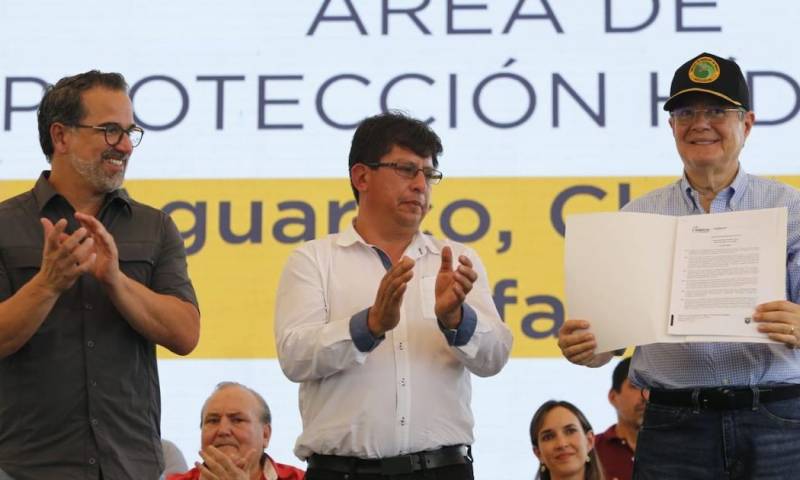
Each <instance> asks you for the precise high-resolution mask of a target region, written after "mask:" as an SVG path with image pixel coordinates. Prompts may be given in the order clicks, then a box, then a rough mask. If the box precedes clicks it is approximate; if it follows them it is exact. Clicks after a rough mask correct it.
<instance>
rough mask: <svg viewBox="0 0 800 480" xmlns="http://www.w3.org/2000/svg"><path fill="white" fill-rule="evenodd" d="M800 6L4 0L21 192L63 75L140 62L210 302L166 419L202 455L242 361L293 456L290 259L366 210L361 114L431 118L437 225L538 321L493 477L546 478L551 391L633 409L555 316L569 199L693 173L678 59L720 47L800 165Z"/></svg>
mask: <svg viewBox="0 0 800 480" xmlns="http://www.w3.org/2000/svg"><path fill="white" fill-rule="evenodd" d="M797 18H800V3H798V2H787V1H783V2H741V1H731V0H727V1H725V0H719V1H708V0H590V1H580V2H578V1H575V0H529V1H526V0H494V1H492V2H489V1H488V0H483V1H481V0H381V1H376V0H307V1H300V2H287V1H274V0H273V1H269V0H265V1H249V0H231V1H227V2H217V1H211V0H194V1H191V2H189V1H186V0H179V1H174V2H155V1H153V0H144V1H140V2H136V3H128V4H109V3H108V2H103V1H99V0H83V1H81V2H78V3H75V2H72V3H65V2H60V1H56V0H42V1H37V2H28V1H23V0H4V1H2V2H0V45H2V48H0V125H1V126H0V198H3V199H4V198H8V197H10V196H11V195H13V194H16V193H19V192H22V191H24V190H26V189H28V188H30V187H31V186H32V184H33V181H34V180H35V178H36V177H37V176H38V175H39V173H40V171H41V170H43V169H45V168H47V164H46V162H45V161H44V159H43V156H42V153H41V150H40V148H39V145H38V135H37V127H36V115H35V110H36V107H37V104H38V102H39V99H40V98H41V95H42V89H43V88H44V87H45V86H46V85H47V84H48V83H51V82H55V81H57V80H58V79H59V78H61V77H63V76H65V75H71V74H74V73H77V72H81V71H86V70H89V69H93V68H97V69H100V70H103V71H119V72H121V73H123V74H124V75H125V76H126V78H127V80H128V83H129V85H130V87H131V89H130V93H131V96H132V98H133V104H134V109H135V120H136V122H137V123H138V124H139V125H141V126H143V127H144V129H145V130H146V134H145V136H144V139H143V141H142V144H141V145H140V146H139V147H137V149H136V151H135V152H134V154H133V156H132V158H131V162H130V164H129V168H128V172H127V178H128V181H127V182H126V188H128V190H129V191H130V193H131V194H132V195H133V196H134V197H135V198H137V199H138V200H141V201H143V202H146V203H149V204H152V205H154V206H157V207H160V208H164V209H165V210H167V211H169V212H170V213H171V215H172V216H173V218H175V220H176V222H177V223H178V225H179V228H180V229H181V231H182V233H183V235H184V238H185V241H186V247H187V249H188V251H189V252H190V258H189V262H190V273H191V276H192V278H193V280H194V282H195V285H196V287H197V290H198V295H199V299H200V303H201V309H202V312H203V319H202V333H201V340H200V344H199V346H198V348H197V349H196V350H195V352H193V353H192V354H191V355H190V356H188V357H186V358H176V357H174V356H172V355H170V354H168V353H166V352H164V351H160V352H159V355H160V361H159V366H160V371H161V386H162V402H163V415H162V433H163V435H164V436H165V437H167V438H170V439H172V440H174V441H175V442H176V443H177V444H178V445H179V446H180V447H181V449H182V450H183V451H184V453H185V455H186V456H187V459H189V461H190V463H191V461H193V460H195V459H196V458H197V455H196V452H197V450H198V448H199V432H198V430H197V417H198V415H199V410H200V406H201V405H202V402H203V400H204V399H205V398H206V396H207V395H208V394H209V392H210V390H211V389H212V388H213V386H214V384H216V383H217V382H219V381H221V380H239V381H242V382H244V383H246V384H248V385H251V386H253V387H254V388H256V389H258V390H259V391H261V392H262V393H264V395H265V396H266V398H267V400H268V401H269V402H270V404H271V405H272V407H273V414H274V418H275V428H274V429H273V431H274V432H275V433H274V437H273V440H272V442H271V444H270V447H269V451H270V453H271V454H272V455H273V456H274V457H276V458H277V459H279V460H282V461H288V462H290V463H291V462H292V461H294V460H295V459H293V457H292V453H291V449H292V444H293V442H294V438H296V436H297V434H298V433H299V431H300V428H301V423H300V419H299V416H298V414H297V407H296V402H297V389H296V386H295V385H294V384H292V383H290V382H289V381H288V380H286V379H285V378H284V377H283V375H282V374H281V372H280V369H279V367H278V365H277V361H276V360H275V346H274V340H273V336H272V314H273V312H272V311H273V305H274V292H275V286H276V283H277V280H278V275H279V273H280V271H281V268H282V266H283V263H284V261H285V258H286V256H287V254H288V252H289V251H291V250H292V249H293V248H295V247H296V246H297V245H298V244H299V243H300V242H302V241H305V240H308V239H310V238H314V237H317V236H321V235H324V234H327V233H328V232H332V231H337V230H338V229H341V228H342V226H343V225H345V224H346V222H348V221H350V219H351V218H352V215H353V213H354V204H353V202H352V196H351V192H350V189H349V187H348V183H347V180H346V176H347V168H346V158H347V152H348V149H349V142H350V139H351V137H352V133H353V128H354V126H355V125H356V124H357V122H358V121H359V120H360V119H362V118H363V117H365V116H367V115H372V114H374V113H376V112H378V111H382V110H387V109H401V110H404V111H406V112H408V113H409V114H411V115H413V116H416V117H419V118H422V119H425V120H427V121H429V122H430V124H431V126H432V127H433V128H434V129H435V130H436V131H437V132H438V133H439V135H440V136H441V137H442V140H443V144H444V148H445V153H444V155H443V156H442V157H441V159H440V160H441V168H442V170H443V171H444V173H445V180H444V181H443V182H442V183H441V184H440V185H438V186H436V187H435V188H434V194H433V205H434V208H433V210H432V211H431V213H430V215H429V218H427V219H426V222H425V225H424V228H425V229H426V230H428V231H430V232H431V233H433V234H435V235H437V236H441V237H444V238H450V239H453V240H457V241H461V242H465V243H468V244H470V245H471V246H473V247H474V248H475V249H476V250H477V251H478V252H479V254H480V255H481V257H482V259H483V261H484V263H485V264H486V267H487V271H488V274H489V281H490V285H491V286H492V289H493V291H494V296H495V301H496V303H497V306H498V308H499V310H500V312H501V314H502V315H503V318H504V319H505V321H506V322H507V324H508V325H509V327H510V328H511V329H512V331H513V332H514V349H513V352H512V359H511V361H510V362H509V365H508V366H507V367H506V368H505V369H504V371H503V372H501V373H500V374H499V375H498V376H496V377H493V378H490V379H475V381H474V398H473V406H474V410H475V417H476V421H477V425H476V439H477V440H476V443H475V454H476V464H475V471H476V477H477V478H478V479H481V480H483V479H495V478H497V479H527V478H531V477H533V475H534V469H535V468H536V462H535V460H534V457H533V454H532V453H531V449H530V441H529V439H528V438H527V424H528V422H529V421H530V416H531V415H532V413H533V411H534V410H535V409H536V407H537V406H538V405H539V404H540V403H541V402H543V401H544V400H547V399H549V398H564V399H568V400H572V401H574V402H576V403H577V404H578V405H579V406H580V407H581V408H582V409H583V410H584V411H585V412H586V413H587V415H588V417H589V418H590V420H591V421H592V423H593V424H594V425H595V427H596V430H604V429H605V428H606V426H607V425H608V424H610V423H612V422H613V421H614V418H613V412H612V411H611V409H610V407H609V406H608V404H607V401H606V398H605V397H606V391H607V389H608V385H609V384H610V369H611V368H612V367H611V366H608V367H605V368H602V369H599V370H591V369H586V368H580V367H575V366H572V365H569V364H568V363H567V362H566V361H564V360H563V359H560V358H559V356H558V351H557V347H556V346H555V342H554V339H553V335H554V332H555V331H556V330H557V328H558V326H559V324H560V322H562V321H563V319H564V318H566V317H567V316H568V314H569V313H568V311H567V310H566V308H567V306H565V305H564V303H563V268H562V263H563V219H564V216H565V215H568V214H570V213H575V212H589V211H613V210H616V209H618V208H619V207H620V206H621V205H622V204H624V203H625V202H626V201H628V200H629V199H631V198H635V197H637V196H639V195H641V194H643V193H645V192H647V191H649V190H651V189H653V188H657V187H659V186H663V185H665V184H667V183H669V182H672V181H674V180H675V179H676V178H677V176H679V175H680V172H681V164H680V160H679V158H678V156H677V154H676V152H675V147H674V143H673V139H672V138H671V132H670V130H669V126H668V125H667V118H668V117H667V115H666V113H665V112H663V111H662V110H661V107H662V105H663V102H664V101H665V100H666V98H667V97H668V94H669V84H670V80H671V77H672V73H673V72H674V70H675V68H676V67H677V66H679V65H680V64H681V63H683V62H685V61H686V60H687V59H689V58H691V57H693V56H695V55H696V54H698V53H700V52H703V51H708V52H712V53H715V54H717V55H720V56H723V57H731V58H734V59H735V60H736V61H737V62H739V63H740V65H741V66H742V69H743V71H744V73H745V76H746V78H747V80H748V82H749V84H750V87H751V92H752V97H753V98H752V105H753V108H754V110H755V112H756V119H757V122H756V127H755V128H754V130H753V131H752V134H751V136H750V138H748V141H747V146H746V147H745V149H744V151H743V153H742V162H743V166H744V168H745V169H746V170H747V171H748V172H750V173H756V174H761V175H766V176H775V177H776V178H778V179H779V180H781V181H785V182H787V183H790V184H792V185H800V177H797V176H796V175H798V173H800V172H798V167H797V161H796V155H797V153H796V150H797V149H796V144H795V142H794V139H795V137H796V132H797V123H798V120H797V114H798V111H800V85H798V78H800V57H798V56H797V55H792V54H791V52H793V48H792V47H793V46H794V45H795V43H796V42H797V40H796V34H795V32H796V23H797ZM0 228H1V226H0ZM498 407H499V408H498ZM294 463H295V464H301V462H299V461H294Z"/></svg>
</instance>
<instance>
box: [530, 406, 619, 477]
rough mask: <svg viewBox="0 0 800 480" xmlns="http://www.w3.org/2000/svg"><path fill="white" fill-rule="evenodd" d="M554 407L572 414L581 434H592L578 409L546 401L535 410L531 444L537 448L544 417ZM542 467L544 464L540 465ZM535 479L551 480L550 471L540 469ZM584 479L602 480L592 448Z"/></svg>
mask: <svg viewBox="0 0 800 480" xmlns="http://www.w3.org/2000/svg"><path fill="white" fill-rule="evenodd" d="M556 407H563V408H566V409H567V410H569V411H570V412H572V413H573V414H574V415H575V416H576V417H577V418H578V421H579V422H580V424H581V428H582V429H583V433H584V434H587V433H589V432H592V425H591V424H590V423H589V420H587V419H586V415H584V414H583V412H581V411H580V410H579V409H578V407H576V406H575V405H573V404H571V403H569V402H567V401H565V400H548V401H546V402H544V403H543V404H542V406H541V407H539V409H538V410H536V413H534V414H533V419H532V420H531V428H530V433H531V444H532V445H533V446H534V447H536V448H539V439H538V436H539V431H540V430H541V429H542V423H544V417H545V416H546V415H547V414H548V413H549V412H550V410H552V409H554V408H556ZM542 465H544V463H542ZM536 478H537V479H540V480H551V476H550V470H548V469H547V468H546V467H545V468H540V469H539V472H538V473H537V474H536ZM584 478H585V479H586V480H604V478H603V469H602V468H600V460H599V459H598V458H597V451H596V449H595V448H592V449H591V450H590V451H589V461H588V462H587V464H586V470H585V475H584Z"/></svg>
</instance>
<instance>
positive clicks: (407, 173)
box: [367, 162, 442, 185]
mask: <svg viewBox="0 0 800 480" xmlns="http://www.w3.org/2000/svg"><path fill="white" fill-rule="evenodd" d="M367 166H368V167H370V168H379V167H388V168H391V169H392V170H394V172H395V173H396V174H398V175H400V176H401V177H403V178H410V179H412V180H413V179H414V178H416V177H417V174H418V173H419V172H422V175H423V176H424V177H425V182H427V183H428V185H436V184H437V183H439V182H441V181H442V172H440V171H439V170H436V169H435V168H432V167H418V166H416V165H415V164H413V163H398V162H380V163H368V164H367Z"/></svg>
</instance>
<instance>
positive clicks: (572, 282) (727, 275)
mask: <svg viewBox="0 0 800 480" xmlns="http://www.w3.org/2000/svg"><path fill="white" fill-rule="evenodd" d="M786 223H787V211H786V208H770V209H762V210H746V211H741V212H730V213H719V214H707V215H689V216H683V217H673V216H667V215H655V214H648V213H630V212H609V213H591V214H579V215H571V216H569V217H567V222H566V227H567V228H566V246H565V269H566V271H565V273H566V275H565V277H566V288H565V291H566V292H565V293H566V306H567V311H568V316H569V318H575V319H582V320H588V321H589V322H591V325H592V326H591V328H590V331H591V332H592V333H594V335H595V338H596V339H597V351H598V352H607V351H611V350H616V349H619V348H626V347H629V346H632V345H646V344H649V343H661V342H771V340H769V339H768V338H767V336H766V335H765V334H762V333H759V332H758V331H757V326H756V324H755V323H754V322H752V321H751V315H752V314H753V311H754V310H755V307H756V305H758V304H760V303H764V302H768V301H773V300H782V299H784V298H785V295H786Z"/></svg>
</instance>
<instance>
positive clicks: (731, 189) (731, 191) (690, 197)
mask: <svg viewBox="0 0 800 480" xmlns="http://www.w3.org/2000/svg"><path fill="white" fill-rule="evenodd" d="M749 177H750V175H748V174H747V172H745V171H744V169H743V168H742V165H741V164H739V171H738V172H736V176H735V177H734V178H733V181H732V182H731V184H730V185H728V186H727V187H725V188H724V189H723V190H722V191H721V192H719V194H724V195H728V206H729V207H730V208H731V210H738V209H737V208H735V207H736V206H738V204H739V202H740V201H741V200H742V197H743V196H744V193H745V191H746V190H747V185H748V179H749ZM679 183H680V188H681V193H683V198H684V200H685V201H686V202H687V204H688V206H689V207H696V208H700V207H699V206H698V205H697V201H696V199H695V197H696V194H695V189H694V188H692V185H691V184H690V183H689V178H688V177H687V176H686V171H685V170H684V171H683V175H682V176H681V180H680V182H679Z"/></svg>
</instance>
